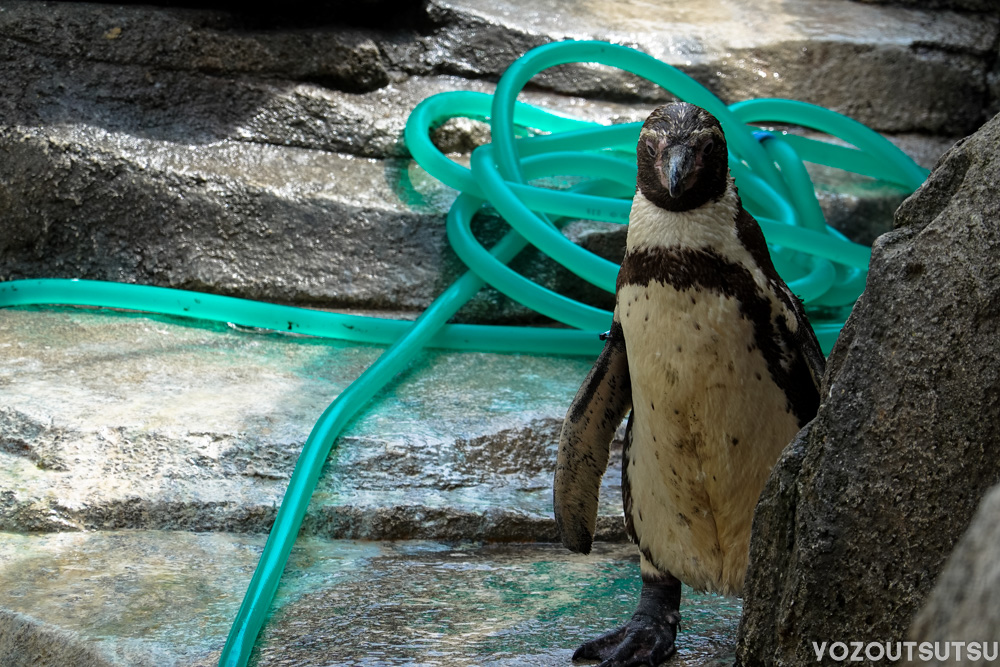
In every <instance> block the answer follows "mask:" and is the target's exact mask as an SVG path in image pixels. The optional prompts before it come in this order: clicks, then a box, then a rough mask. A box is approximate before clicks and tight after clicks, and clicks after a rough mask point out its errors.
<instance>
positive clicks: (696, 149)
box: [636, 102, 729, 211]
mask: <svg viewBox="0 0 1000 667" xmlns="http://www.w3.org/2000/svg"><path fill="white" fill-rule="evenodd" d="M636 155H637V157H638V162H639V176H638V186H639V190H640V191H641V192H642V194H643V195H645V197H646V199H649V200H650V201H651V202H653V203H654V204H656V205H657V206H659V207H660V208H665V209H667V210H670V211H688V210H691V209H693V208H697V207H698V206H701V205H702V204H704V203H705V202H708V201H712V200H714V199H718V198H719V197H721V196H722V194H723V193H724V192H725V191H726V181H727V179H728V176H729V167H728V165H727V163H726V159H727V157H726V156H727V151H726V137H725V135H723V134H722V126H721V125H719V121H718V120H716V118H715V116H713V115H712V114H710V113H708V112H707V111H705V110H704V109H702V108H701V107H696V106H695V105H693V104H688V103H687V102H675V103H672V104H666V105H664V106H662V107H659V108H658V109H656V110H654V111H653V113H651V114H650V115H649V118H647V119H646V122H645V123H644V124H643V126H642V130H641V131H640V133H639V145H638V147H637V149H636Z"/></svg>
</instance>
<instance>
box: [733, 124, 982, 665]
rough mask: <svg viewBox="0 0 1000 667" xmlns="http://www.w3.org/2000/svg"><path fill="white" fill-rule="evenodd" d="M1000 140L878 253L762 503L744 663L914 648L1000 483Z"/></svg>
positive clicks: (971, 145) (921, 202) (974, 154)
mask: <svg viewBox="0 0 1000 667" xmlns="http://www.w3.org/2000/svg"><path fill="white" fill-rule="evenodd" d="M998 144H1000V117H997V118H994V119H993V120H992V121H990V122H989V123H988V124H987V125H986V126H984V127H983V128H982V129H981V130H980V131H979V132H977V133H976V134H975V135H973V136H972V137H971V138H969V139H967V140H966V141H963V142H961V143H959V144H958V145H956V146H955V147H954V148H953V149H952V150H950V151H949V152H948V153H947V154H946V155H945V157H944V158H943V159H942V161H941V163H940V165H939V166H938V167H937V169H935V171H934V172H933V173H932V174H931V176H930V178H929V179H928V181H927V182H926V183H925V184H924V186H922V187H921V189H920V190H918V191H917V192H916V193H915V194H914V195H913V196H912V197H910V198H909V199H907V200H906V202H904V203H903V205H902V206H901V207H900V208H899V210H898V211H897V213H896V229H895V231H893V232H891V233H889V234H886V235H884V236H882V237H880V238H879V239H878V241H877V242H876V244H875V247H874V253H873V256H872V262H871V272H870V274H869V279H868V285H867V289H866V291H865V293H864V294H863V295H862V298H861V300H860V301H859V302H858V305H857V306H856V307H855V309H854V312H853V313H852V315H851V318H850V320H849V321H848V324H847V326H846V328H845V330H844V334H843V335H842V336H841V338H840V340H839V341H838V342H837V345H836V347H835V349H834V351H833V353H832V355H831V359H830V364H829V366H828V370H827V374H826V377H825V379H824V386H823V392H822V395H823V398H824V401H823V404H822V406H821V407H820V411H819V414H818V415H817V417H816V419H815V420H814V421H813V422H812V423H811V425H810V426H809V427H807V428H806V429H805V430H803V432H802V433H800V434H799V436H798V437H797V439H796V440H795V441H794V442H793V443H792V445H791V446H790V448H789V450H788V451H787V452H786V453H785V455H784V457H783V458H782V459H781V461H780V462H779V464H778V466H777V467H776V470H775V472H774V474H773V475H772V477H771V479H770V480H769V482H768V485H767V486H766V487H765V489H764V492H763V494H762V496H761V502H760V505H759V506H758V508H757V512H756V515H755V519H754V535H753V539H752V543H751V565H750V569H749V571H748V574H747V585H746V591H745V606H744V617H743V620H742V622H741V625H740V636H739V642H740V646H739V649H738V650H739V653H738V655H739V659H740V662H741V664H742V665H744V666H746V667H749V666H751V665H762V666H763V665H766V666H775V665H801V664H806V663H809V664H816V655H815V653H814V651H813V647H812V644H811V642H813V641H815V642H824V641H825V642H835V641H845V642H847V641H863V642H869V641H878V642H886V641H902V640H903V639H905V636H906V630H907V628H908V627H909V625H910V621H911V619H912V618H913V615H914V614H915V613H916V611H917V610H918V609H919V608H920V606H921V604H922V603H923V602H924V600H925V599H926V597H927V595H928V593H929V592H930V590H931V587H932V586H933V585H934V582H935V580H936V578H937V576H938V573H939V572H940V571H941V568H942V565H943V563H944V561H945V559H946V558H947V556H948V554H949V553H950V552H951V550H952V548H953V546H954V545H955V543H956V542H957V540H958V539H959V537H960V536H961V534H962V533H963V532H964V530H965V528H966V527H967V526H968V525H969V521H970V519H971V518H972V515H973V513H974V512H975V510H976V507H977V506H978V504H979V501H980V499H981V498H982V497H983V495H984V494H985V492H986V491H987V489H989V488H990V487H991V486H992V485H994V484H996V483H997V481H998V480H1000V436H998V434H997V431H996V425H997V423H1000V354H998V350H1000V333H998V332H1000V265H998V264H997V261H996V260H997V257H998V256H1000V158H998V156H997V154H996V146H997V145H998ZM825 664H837V663H835V661H833V660H831V659H830V658H829V655H828V654H827V655H826V659H825ZM852 664H854V663H852Z"/></svg>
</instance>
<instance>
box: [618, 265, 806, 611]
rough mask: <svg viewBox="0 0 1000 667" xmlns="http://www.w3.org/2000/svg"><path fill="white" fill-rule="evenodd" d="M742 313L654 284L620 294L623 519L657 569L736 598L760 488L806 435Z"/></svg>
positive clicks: (716, 300)
mask: <svg viewBox="0 0 1000 667" xmlns="http://www.w3.org/2000/svg"><path fill="white" fill-rule="evenodd" d="M739 309H740V303H739V302H738V301H737V300H736V299H734V298H732V297H728V296H725V295H723V294H720V293H718V292H715V291H712V290H703V289H697V288H690V289H684V290H677V289H675V288H674V287H672V286H670V285H666V284H664V283H661V282H658V281H655V280H654V281H652V282H650V283H648V284H647V285H625V286H622V287H620V289H619V292H618V313H619V316H620V318H621V325H622V330H623V332H624V336H625V342H626V349H627V351H628V364H629V373H630V375H631V381H632V406H633V407H632V410H633V418H632V440H631V444H630V446H629V450H628V460H627V461H625V466H626V474H627V476H628V479H627V485H628V489H629V493H630V494H631V503H630V507H629V506H627V507H626V508H625V511H626V512H630V514H631V520H632V525H633V527H634V529H635V535H636V537H637V538H638V542H639V548H640V551H641V552H642V553H643V554H644V555H645V556H646V558H647V559H649V560H650V561H651V562H652V564H653V565H654V566H655V567H657V568H659V569H660V570H667V571H669V572H670V573H671V574H673V575H674V576H676V577H677V578H679V579H680V580H681V581H683V582H685V583H687V584H688V585H690V586H693V587H695V588H698V589H711V590H716V591H720V592H723V593H730V594H736V593H739V592H740V591H741V589H742V587H743V579H744V575H745V573H746V566H747V557H748V550H749V538H750V523H751V520H752V518H753V510H754V506H755V505H756V504H757V499H758V497H759V496H760V492H761V489H762V488H763V485H764V482H765V481H766V479H767V476H768V474H769V472H770V469H771V466H772V465H773V463H774V462H775V461H776V460H777V458H778V456H779V454H780V452H781V450H782V449H783V448H784V447H785V445H786V444H788V442H789V441H790V440H791V438H792V437H793V436H794V435H795V433H796V432H797V431H798V429H799V426H798V420H797V419H796V417H795V415H794V414H792V413H791V411H790V409H789V405H788V401H787V399H786V396H785V394H784V392H783V391H782V390H781V388H779V387H778V386H777V385H776V384H775V382H774V381H773V380H772V378H771V375H770V373H769V372H768V368H767V362H766V361H765V359H764V357H763V355H762V354H761V352H760V351H759V350H758V349H757V348H756V345H755V343H754V329H753V324H752V323H751V322H750V321H749V320H748V319H746V318H744V317H743V316H742V315H741V314H740V310H739Z"/></svg>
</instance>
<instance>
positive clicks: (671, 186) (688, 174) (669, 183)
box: [660, 145, 695, 199]
mask: <svg viewBox="0 0 1000 667" xmlns="http://www.w3.org/2000/svg"><path fill="white" fill-rule="evenodd" d="M694 157H695V156H694V151H693V150H692V149H691V147H689V146H685V145H674V146H670V147H668V148H667V156H666V158H667V159H666V160H665V161H664V162H665V164H664V165H663V167H662V169H661V170H660V182H661V183H662V184H663V187H665V188H666V189H667V192H668V193H670V196H671V197H672V198H674V199H676V198H677V197H680V196H681V195H682V194H684V193H685V192H686V191H687V190H688V189H689V188H690V187H691V185H693V183H694V178H692V176H693V175H694V171H695V170H694V164H695V159H694Z"/></svg>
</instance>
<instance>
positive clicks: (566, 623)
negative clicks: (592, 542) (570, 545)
mask: <svg viewBox="0 0 1000 667" xmlns="http://www.w3.org/2000/svg"><path fill="white" fill-rule="evenodd" d="M384 550H385V551H384V554H383V555H382V556H379V557H377V558H373V559H371V560H369V561H367V562H366V563H365V570H364V572H361V573H355V576H354V577H353V578H348V579H345V580H344V581H343V582H342V584H341V585H339V586H337V587H335V588H330V589H324V590H322V591H316V592H313V593H306V594H303V595H302V596H301V597H300V598H299V599H298V600H297V601H296V602H294V603H292V604H288V605H287V606H284V607H283V608H282V609H281V610H280V611H279V612H277V613H276V614H275V615H274V617H273V618H272V622H271V624H270V626H269V627H268V628H267V629H266V630H265V632H264V635H263V637H262V641H261V643H260V648H259V650H258V651H257V652H256V654H255V660H256V662H253V663H252V664H256V665H257V666H258V667H264V666H266V665H278V664H292V663H294V664H313V663H314V662H315V664H337V665H497V666H500V665H504V666H510V665H522V664H523V665H529V664H530V665H569V664H570V656H571V655H572V651H573V649H574V648H575V647H576V646H577V645H578V644H580V643H581V642H583V641H585V640H587V639H592V638H593V637H595V636H597V635H599V634H601V633H603V632H605V631H607V630H610V629H612V628H614V627H617V626H618V625H620V624H621V623H622V622H623V621H624V620H627V619H628V617H629V616H630V615H631V614H632V611H633V610H634V606H635V603H636V600H637V599H638V593H639V586H640V583H639V578H638V560H637V557H636V555H635V550H634V548H633V547H631V546H629V545H598V546H597V548H596V549H595V553H594V554H592V555H591V556H577V555H573V554H570V553H569V552H567V551H566V550H565V549H563V548H562V547H560V546H557V545H537V544H532V545H513V544H512V545H487V546H473V545H470V546H468V547H466V548H461V547H459V548H455V547H448V546H444V545H440V544H435V543H414V542H403V543H387V544H385V545H384ZM740 608H741V605H740V602H739V600H737V599H734V598H725V597H722V596H718V595H711V594H700V593H695V592H693V591H691V590H690V589H686V590H685V594H684V609H683V611H682V614H683V616H684V619H685V620H684V625H683V628H682V631H681V633H680V635H679V640H678V642H679V651H678V657H677V658H676V659H675V660H674V661H673V663H672V664H675V665H722V664H729V663H730V662H731V655H732V645H733V638H734V637H735V632H736V625H737V623H738V620H739V614H740ZM279 655H283V656H285V657H284V658H283V659H282V658H279V657H278V656H279ZM292 656H294V660H293V659H292ZM283 660H288V661H290V662H288V663H286V662H283Z"/></svg>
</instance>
